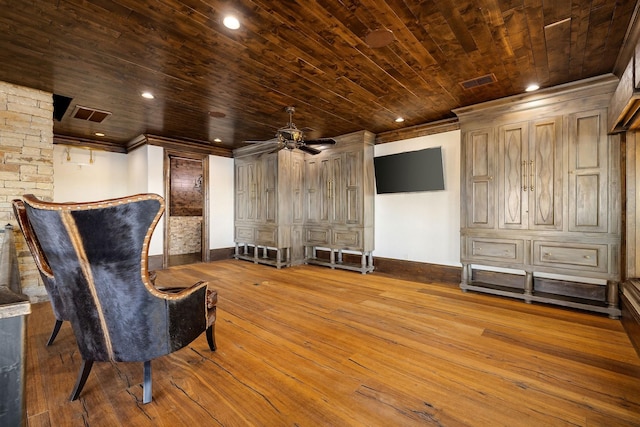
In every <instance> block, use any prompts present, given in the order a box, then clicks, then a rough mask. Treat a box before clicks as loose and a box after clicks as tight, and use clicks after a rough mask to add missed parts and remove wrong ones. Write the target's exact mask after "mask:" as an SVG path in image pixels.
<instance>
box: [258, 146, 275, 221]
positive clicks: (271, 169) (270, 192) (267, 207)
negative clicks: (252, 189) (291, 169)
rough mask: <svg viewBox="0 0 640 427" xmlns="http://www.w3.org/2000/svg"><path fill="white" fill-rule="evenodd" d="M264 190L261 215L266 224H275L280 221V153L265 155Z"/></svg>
mask: <svg viewBox="0 0 640 427" xmlns="http://www.w3.org/2000/svg"><path fill="white" fill-rule="evenodd" d="M261 163H262V188H261V190H260V193H261V196H262V197H263V200H264V201H263V203H262V209H263V213H262V215H260V216H261V217H263V218H264V221H265V222H266V223H270V224H274V223H276V222H277V221H278V215H277V213H278V153H271V154H266V155H263V157H262V162H261Z"/></svg>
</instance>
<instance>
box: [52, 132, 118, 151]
mask: <svg viewBox="0 0 640 427" xmlns="http://www.w3.org/2000/svg"><path fill="white" fill-rule="evenodd" d="M53 143H54V144H59V145H69V146H72V147H82V148H91V149H94V150H101V151H111V152H113V153H122V154H126V153H127V149H126V147H123V146H122V145H119V144H117V143H115V142H109V141H96V140H94V139H87V138H77V137H74V136H66V135H53Z"/></svg>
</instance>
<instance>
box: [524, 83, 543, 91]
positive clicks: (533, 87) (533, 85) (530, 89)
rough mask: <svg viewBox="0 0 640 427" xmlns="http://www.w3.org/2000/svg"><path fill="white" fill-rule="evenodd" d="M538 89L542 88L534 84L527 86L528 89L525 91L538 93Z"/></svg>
mask: <svg viewBox="0 0 640 427" xmlns="http://www.w3.org/2000/svg"><path fill="white" fill-rule="evenodd" d="M538 89H540V86H538V85H537V84H535V83H533V84H530V85H529V86H527V88H526V89H525V91H527V92H533V91H536V90H538Z"/></svg>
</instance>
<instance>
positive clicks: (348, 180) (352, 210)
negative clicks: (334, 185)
mask: <svg viewBox="0 0 640 427" xmlns="http://www.w3.org/2000/svg"><path fill="white" fill-rule="evenodd" d="M362 156H363V153H362V151H358V152H355V153H346V155H345V182H344V185H345V192H346V193H345V200H344V218H345V221H346V223H347V224H350V225H356V224H360V223H361V222H362V206H361V204H362V203H361V200H362V192H363V188H362V177H363V176H364V171H363V161H362Z"/></svg>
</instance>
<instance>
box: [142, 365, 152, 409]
mask: <svg viewBox="0 0 640 427" xmlns="http://www.w3.org/2000/svg"><path fill="white" fill-rule="evenodd" d="M149 402H151V360H147V361H146V362H144V384H143V385H142V403H149Z"/></svg>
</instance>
